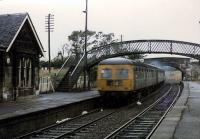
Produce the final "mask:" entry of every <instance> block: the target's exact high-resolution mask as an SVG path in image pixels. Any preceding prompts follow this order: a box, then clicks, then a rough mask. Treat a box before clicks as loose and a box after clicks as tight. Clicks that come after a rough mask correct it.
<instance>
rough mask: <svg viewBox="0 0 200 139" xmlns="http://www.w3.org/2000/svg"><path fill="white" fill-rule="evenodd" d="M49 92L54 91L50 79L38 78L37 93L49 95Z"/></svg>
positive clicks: (47, 77)
mask: <svg viewBox="0 0 200 139" xmlns="http://www.w3.org/2000/svg"><path fill="white" fill-rule="evenodd" d="M49 92H55V89H54V87H53V84H52V81H51V77H49V76H46V77H40V83H39V93H49Z"/></svg>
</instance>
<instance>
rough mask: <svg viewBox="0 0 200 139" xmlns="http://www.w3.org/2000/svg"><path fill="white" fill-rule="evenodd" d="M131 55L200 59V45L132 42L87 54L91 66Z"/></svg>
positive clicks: (181, 42)
mask: <svg viewBox="0 0 200 139" xmlns="http://www.w3.org/2000/svg"><path fill="white" fill-rule="evenodd" d="M131 54H176V55H182V56H187V57H191V58H195V59H198V60H199V59H200V44H197V43H191V42H184V41H176V40H132V41H124V42H117V43H111V44H108V45H104V46H101V47H98V48H93V49H91V50H89V51H88V52H87V59H88V64H89V65H95V64H96V63H98V62H99V61H101V60H104V59H107V58H111V57H117V56H124V55H131Z"/></svg>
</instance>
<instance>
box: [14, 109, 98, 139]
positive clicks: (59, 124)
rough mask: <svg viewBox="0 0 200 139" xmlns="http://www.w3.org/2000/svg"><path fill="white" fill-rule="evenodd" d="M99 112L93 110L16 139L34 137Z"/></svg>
mask: <svg viewBox="0 0 200 139" xmlns="http://www.w3.org/2000/svg"><path fill="white" fill-rule="evenodd" d="M98 111H100V109H95V110H93V111H91V112H89V113H87V114H84V115H78V116H76V117H74V118H71V119H69V120H67V121H64V122H61V123H56V124H53V125H50V126H47V127H44V128H42V129H39V130H36V131H33V132H30V133H27V134H25V135H22V136H19V137H16V138H15V139H23V138H28V137H30V136H33V135H35V134H38V133H40V132H43V131H45V130H48V129H51V128H54V127H56V126H61V125H63V124H66V122H70V121H74V120H76V119H79V118H81V117H85V116H88V115H90V114H93V113H95V112H98Z"/></svg>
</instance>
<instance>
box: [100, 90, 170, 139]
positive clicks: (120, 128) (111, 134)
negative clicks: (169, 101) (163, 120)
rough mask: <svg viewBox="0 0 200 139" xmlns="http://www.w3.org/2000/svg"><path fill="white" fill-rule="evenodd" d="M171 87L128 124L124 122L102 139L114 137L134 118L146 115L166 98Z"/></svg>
mask: <svg viewBox="0 0 200 139" xmlns="http://www.w3.org/2000/svg"><path fill="white" fill-rule="evenodd" d="M171 89H172V86H171V87H170V88H169V90H168V91H167V92H166V93H165V94H164V95H163V96H162V97H160V98H159V99H157V101H156V102H154V103H153V104H151V105H150V106H149V107H147V108H146V109H145V110H143V111H142V112H141V113H139V114H138V115H136V116H135V117H134V118H132V119H130V120H129V121H128V122H126V123H125V124H124V125H122V126H121V127H119V128H118V129H117V130H115V131H114V132H112V133H110V134H109V135H108V136H106V137H105V138H104V139H109V138H111V137H114V136H115V135H116V134H117V133H119V132H120V131H121V130H122V129H124V128H125V127H127V126H128V125H129V124H131V123H132V122H133V121H135V120H136V118H138V117H139V116H141V115H143V114H144V113H146V112H147V111H148V110H150V109H151V108H152V107H154V106H155V105H156V104H157V103H159V102H160V101H161V100H162V99H163V98H164V97H165V96H167V95H168V94H169V92H170V91H171Z"/></svg>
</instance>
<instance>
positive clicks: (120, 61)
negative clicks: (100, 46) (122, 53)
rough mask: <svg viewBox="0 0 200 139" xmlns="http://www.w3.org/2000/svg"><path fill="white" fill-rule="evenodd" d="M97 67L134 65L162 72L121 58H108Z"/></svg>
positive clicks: (153, 67)
mask: <svg viewBox="0 0 200 139" xmlns="http://www.w3.org/2000/svg"><path fill="white" fill-rule="evenodd" d="M99 65H134V66H140V67H146V68H152V69H159V70H162V69H160V68H158V67H155V66H152V65H148V64H143V63H140V62H135V61H133V60H131V59H126V58H122V57H117V58H108V59H105V60H103V61H101V62H100V63H99Z"/></svg>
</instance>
